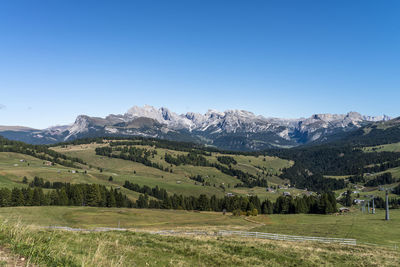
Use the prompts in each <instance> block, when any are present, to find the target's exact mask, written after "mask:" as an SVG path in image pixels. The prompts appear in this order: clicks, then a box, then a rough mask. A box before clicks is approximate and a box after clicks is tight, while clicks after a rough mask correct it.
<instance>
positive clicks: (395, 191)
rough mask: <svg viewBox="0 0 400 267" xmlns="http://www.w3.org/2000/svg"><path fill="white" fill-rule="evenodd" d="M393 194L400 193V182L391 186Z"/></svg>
mask: <svg viewBox="0 0 400 267" xmlns="http://www.w3.org/2000/svg"><path fill="white" fill-rule="evenodd" d="M393 194H396V195H400V184H398V185H397V186H396V187H395V188H393Z"/></svg>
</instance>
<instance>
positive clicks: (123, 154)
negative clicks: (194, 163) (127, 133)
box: [95, 146, 172, 172]
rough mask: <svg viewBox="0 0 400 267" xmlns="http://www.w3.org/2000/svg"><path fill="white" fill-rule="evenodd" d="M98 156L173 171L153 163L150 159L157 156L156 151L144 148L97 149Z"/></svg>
mask: <svg viewBox="0 0 400 267" xmlns="http://www.w3.org/2000/svg"><path fill="white" fill-rule="evenodd" d="M95 151H96V155H100V156H107V157H110V158H119V159H123V160H131V161H134V162H138V163H142V164H143V165H146V166H148V167H152V168H156V169H159V170H162V171H165V172H172V169H170V168H168V167H167V168H164V166H162V165H161V164H158V163H156V162H152V161H151V160H150V159H149V157H150V156H152V157H154V155H155V154H157V151H156V150H148V149H144V148H143V149H142V148H136V147H133V146H132V147H128V146H125V147H114V148H113V147H108V146H105V147H97V148H96V149H95ZM113 151H119V152H120V153H119V154H115V153H113Z"/></svg>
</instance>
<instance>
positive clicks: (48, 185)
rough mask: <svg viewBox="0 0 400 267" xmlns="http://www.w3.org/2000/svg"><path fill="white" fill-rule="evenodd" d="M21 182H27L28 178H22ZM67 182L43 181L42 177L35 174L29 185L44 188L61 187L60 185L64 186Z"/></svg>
mask: <svg viewBox="0 0 400 267" xmlns="http://www.w3.org/2000/svg"><path fill="white" fill-rule="evenodd" d="M22 182H23V183H24V184H26V183H28V179H27V178H26V177H24V178H23V180H22ZM67 184H68V183H63V182H53V183H52V182H49V181H45V180H44V179H43V178H39V177H37V176H35V177H34V178H33V180H32V181H31V182H30V183H29V187H32V188H34V187H40V188H46V189H61V188H62V187H66V186H67Z"/></svg>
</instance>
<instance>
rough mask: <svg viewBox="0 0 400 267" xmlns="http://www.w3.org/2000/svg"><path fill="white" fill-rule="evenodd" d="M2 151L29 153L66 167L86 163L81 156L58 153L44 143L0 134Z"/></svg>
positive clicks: (0, 148)
mask: <svg viewBox="0 0 400 267" xmlns="http://www.w3.org/2000/svg"><path fill="white" fill-rule="evenodd" d="M0 152H14V153H20V154H25V155H29V156H32V157H35V158H38V159H41V160H46V161H50V162H53V163H57V164H60V165H63V166H66V167H72V168H80V167H79V166H76V165H75V163H80V164H84V165H86V162H84V161H83V160H82V159H80V158H76V157H69V156H67V155H65V154H61V153H58V152H56V151H54V150H51V149H49V148H48V147H47V146H44V145H30V144H26V143H24V142H19V141H12V140H8V139H6V138H4V137H2V136H0Z"/></svg>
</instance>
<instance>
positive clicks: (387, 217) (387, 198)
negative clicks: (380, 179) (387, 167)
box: [385, 188, 389, 221]
mask: <svg viewBox="0 0 400 267" xmlns="http://www.w3.org/2000/svg"><path fill="white" fill-rule="evenodd" d="M385 220H386V221H389V190H388V189H387V188H386V216H385Z"/></svg>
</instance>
